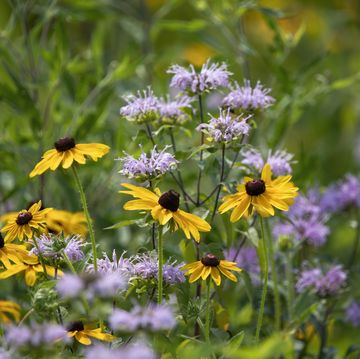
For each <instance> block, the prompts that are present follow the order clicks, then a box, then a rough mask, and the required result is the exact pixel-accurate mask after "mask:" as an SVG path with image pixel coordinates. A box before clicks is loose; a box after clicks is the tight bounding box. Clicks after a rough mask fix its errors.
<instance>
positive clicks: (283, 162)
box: [241, 148, 294, 177]
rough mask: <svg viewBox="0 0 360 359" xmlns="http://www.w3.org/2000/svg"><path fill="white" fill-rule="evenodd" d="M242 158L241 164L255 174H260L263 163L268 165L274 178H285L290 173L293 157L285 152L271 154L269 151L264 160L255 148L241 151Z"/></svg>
mask: <svg viewBox="0 0 360 359" xmlns="http://www.w3.org/2000/svg"><path fill="white" fill-rule="evenodd" d="M241 155H242V157H243V159H242V164H244V165H246V166H249V167H251V168H253V169H254V170H255V171H256V172H259V173H260V172H261V170H262V168H263V167H264V165H265V163H269V165H270V167H271V170H272V172H273V174H274V176H276V177H278V176H285V175H289V174H291V173H292V168H291V163H293V162H294V161H292V159H293V157H294V155H293V154H291V153H288V152H286V151H279V150H277V151H275V153H272V151H271V150H270V151H269V153H268V157H267V159H266V160H265V158H263V156H262V155H261V153H260V151H258V150H256V149H255V148H245V149H243V150H241Z"/></svg>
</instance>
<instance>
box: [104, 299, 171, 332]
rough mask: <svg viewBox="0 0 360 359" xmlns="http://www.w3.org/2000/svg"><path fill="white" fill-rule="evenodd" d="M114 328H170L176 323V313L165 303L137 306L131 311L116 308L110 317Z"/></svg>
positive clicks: (125, 329) (126, 329) (124, 329)
mask: <svg viewBox="0 0 360 359" xmlns="http://www.w3.org/2000/svg"><path fill="white" fill-rule="evenodd" d="M109 323H110V327H111V328H112V329H113V330H120V331H126V332H135V331H137V330H146V331H151V332H157V331H163V330H170V329H172V328H173V327H174V326H175V325H176V320H175V317H174V313H173V311H172V310H171V308H170V307H168V306H164V305H149V306H148V307H146V308H143V307H140V306H138V305H137V306H135V307H134V308H133V309H132V310H131V311H130V312H127V311H125V310H122V309H115V310H114V311H113V313H112V315H111V316H110V318H109Z"/></svg>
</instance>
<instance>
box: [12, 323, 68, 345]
mask: <svg viewBox="0 0 360 359" xmlns="http://www.w3.org/2000/svg"><path fill="white" fill-rule="evenodd" d="M5 337H6V341H7V342H8V344H9V345H10V346H12V347H15V348H18V347H23V346H33V347H43V346H44V345H51V344H54V343H56V342H58V341H63V342H65V343H66V342H68V341H69V337H68V335H67V330H66V329H65V328H64V327H62V326H60V325H56V324H49V323H47V324H44V325H39V324H34V325H32V326H31V327H25V326H21V327H15V326H11V327H8V328H7V329H6V333H5Z"/></svg>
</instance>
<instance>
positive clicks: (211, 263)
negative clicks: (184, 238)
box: [201, 254, 220, 267]
mask: <svg viewBox="0 0 360 359" xmlns="http://www.w3.org/2000/svg"><path fill="white" fill-rule="evenodd" d="M201 263H202V264H203V265H204V266H206V267H217V266H218V265H219V264H220V261H219V259H218V258H217V257H216V256H214V255H213V254H207V255H206V256H205V257H202V258H201Z"/></svg>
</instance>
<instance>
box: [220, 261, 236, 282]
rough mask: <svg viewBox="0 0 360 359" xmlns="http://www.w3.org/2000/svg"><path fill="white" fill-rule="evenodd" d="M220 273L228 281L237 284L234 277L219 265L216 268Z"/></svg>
mask: <svg viewBox="0 0 360 359" xmlns="http://www.w3.org/2000/svg"><path fill="white" fill-rule="evenodd" d="M218 268H219V270H220V272H221V273H222V274H223V275H224V276H225V277H227V278H229V279H230V280H232V281H233V282H237V278H236V277H235V275H234V274H233V273H231V272H230V271H229V270H227V269H226V268H224V267H222V266H221V265H219V266H218Z"/></svg>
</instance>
